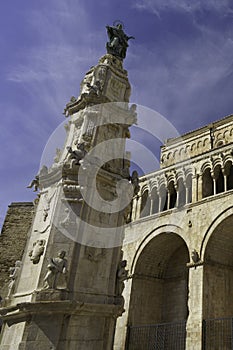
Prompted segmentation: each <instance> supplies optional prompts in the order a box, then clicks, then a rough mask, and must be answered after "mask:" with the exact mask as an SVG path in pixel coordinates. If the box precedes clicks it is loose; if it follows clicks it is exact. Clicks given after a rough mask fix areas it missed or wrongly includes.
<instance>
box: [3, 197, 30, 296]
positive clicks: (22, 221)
mask: <svg viewBox="0 0 233 350" xmlns="http://www.w3.org/2000/svg"><path fill="white" fill-rule="evenodd" d="M33 213H34V206H33V203H31V202H22V203H20V202H17V203H11V204H10V205H9V209H8V211H7V214H6V218H5V221H4V224H3V227H2V232H1V235H0V252H1V258H0V271H1V272H0V289H4V286H5V284H6V280H7V281H8V280H9V268H10V267H13V266H14V265H15V261H16V260H22V256H23V252H24V249H25V243H26V240H27V235H28V231H29V228H30V226H31V224H32V218H33Z"/></svg>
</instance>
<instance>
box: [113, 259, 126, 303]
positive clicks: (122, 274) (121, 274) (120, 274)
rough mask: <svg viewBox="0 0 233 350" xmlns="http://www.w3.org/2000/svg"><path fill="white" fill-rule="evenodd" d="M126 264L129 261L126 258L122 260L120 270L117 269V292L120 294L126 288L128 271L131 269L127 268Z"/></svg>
mask: <svg viewBox="0 0 233 350" xmlns="http://www.w3.org/2000/svg"><path fill="white" fill-rule="evenodd" d="M126 265H127V261H126V260H122V261H121V262H120V264H119V266H118V270H117V284H116V294H117V295H118V296H120V295H122V292H123V290H124V288H125V284H124V281H125V280H126V279H127V277H128V273H129V271H128V270H126V268H125V267H126Z"/></svg>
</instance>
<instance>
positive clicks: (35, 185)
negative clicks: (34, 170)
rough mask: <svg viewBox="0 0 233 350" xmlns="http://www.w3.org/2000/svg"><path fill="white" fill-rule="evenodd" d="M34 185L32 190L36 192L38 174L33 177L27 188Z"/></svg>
mask: <svg viewBox="0 0 233 350" xmlns="http://www.w3.org/2000/svg"><path fill="white" fill-rule="evenodd" d="M33 186H34V191H33V192H37V191H38V188H39V176H38V175H36V176H35V179H33V180H32V181H31V182H30V184H29V185H28V186H27V188H32V187H33Z"/></svg>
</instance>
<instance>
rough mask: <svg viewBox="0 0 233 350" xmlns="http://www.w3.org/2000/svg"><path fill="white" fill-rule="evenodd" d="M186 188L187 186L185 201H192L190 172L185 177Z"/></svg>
mask: <svg viewBox="0 0 233 350" xmlns="http://www.w3.org/2000/svg"><path fill="white" fill-rule="evenodd" d="M186 188H187V203H191V202H192V191H193V189H192V174H189V175H188V176H187V178H186Z"/></svg>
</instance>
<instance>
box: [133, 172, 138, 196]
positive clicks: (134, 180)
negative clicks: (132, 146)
mask: <svg viewBox="0 0 233 350" xmlns="http://www.w3.org/2000/svg"><path fill="white" fill-rule="evenodd" d="M131 184H132V185H133V190H134V196H136V195H137V194H138V192H139V191H140V186H139V178H138V172H137V171H136V170H134V171H133V172H132V176H131Z"/></svg>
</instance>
